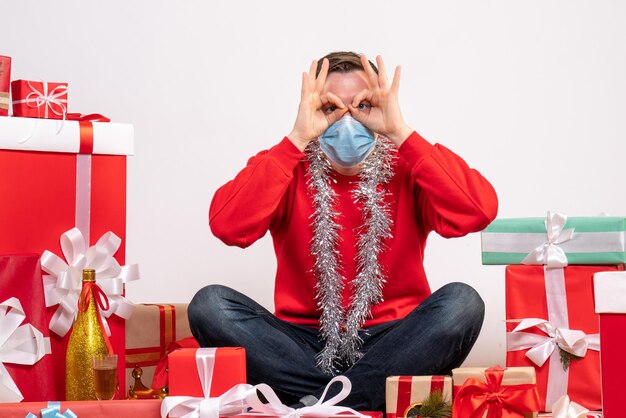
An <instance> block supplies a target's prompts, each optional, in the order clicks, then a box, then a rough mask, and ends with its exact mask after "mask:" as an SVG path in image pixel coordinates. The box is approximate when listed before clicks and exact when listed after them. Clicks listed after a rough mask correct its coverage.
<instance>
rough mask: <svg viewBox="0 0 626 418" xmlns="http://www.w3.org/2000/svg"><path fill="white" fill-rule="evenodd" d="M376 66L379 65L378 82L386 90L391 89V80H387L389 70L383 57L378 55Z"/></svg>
mask: <svg viewBox="0 0 626 418" xmlns="http://www.w3.org/2000/svg"><path fill="white" fill-rule="evenodd" d="M376 64H378V80H379V81H378V82H379V84H380V87H382V88H383V89H384V90H388V89H389V80H388V79H387V69H386V68H385V62H384V61H383V57H381V56H380V55H378V56H377V57H376Z"/></svg>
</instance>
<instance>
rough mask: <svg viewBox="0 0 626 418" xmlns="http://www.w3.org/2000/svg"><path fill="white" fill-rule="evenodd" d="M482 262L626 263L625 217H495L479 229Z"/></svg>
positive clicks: (554, 264)
mask: <svg viewBox="0 0 626 418" xmlns="http://www.w3.org/2000/svg"><path fill="white" fill-rule="evenodd" d="M481 247H482V262H483V264H502V265H508V264H544V265H547V266H549V267H564V266H566V265H568V264H579V265H594V264H600V265H610V264H624V263H626V218H624V217H614V216H596V217H571V218H568V217H567V216H566V215H564V214H561V213H557V212H554V213H553V212H549V213H548V217H547V218H511V219H496V220H495V221H493V222H492V223H491V224H490V225H489V226H488V227H487V228H486V229H485V230H484V231H483V232H481Z"/></svg>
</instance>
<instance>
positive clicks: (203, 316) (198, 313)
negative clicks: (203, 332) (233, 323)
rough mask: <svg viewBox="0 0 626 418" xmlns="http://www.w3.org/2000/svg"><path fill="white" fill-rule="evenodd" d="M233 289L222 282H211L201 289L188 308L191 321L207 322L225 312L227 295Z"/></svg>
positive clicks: (191, 322) (192, 322)
mask: <svg viewBox="0 0 626 418" xmlns="http://www.w3.org/2000/svg"><path fill="white" fill-rule="evenodd" d="M232 292H233V290H232V289H231V288H229V287H226V286H223V285H220V284H211V285H208V286H205V287H203V288H202V289H200V290H199V291H198V292H197V293H196V294H195V295H194V297H193V299H191V302H190V303H189V307H188V309H187V317H188V318H189V323H190V324H191V325H192V326H193V324H194V323H198V322H205V321H207V320H211V319H214V318H212V317H213V316H215V315H217V314H219V313H220V312H224V305H225V303H226V301H227V296H228V295H229V294H231V293H232Z"/></svg>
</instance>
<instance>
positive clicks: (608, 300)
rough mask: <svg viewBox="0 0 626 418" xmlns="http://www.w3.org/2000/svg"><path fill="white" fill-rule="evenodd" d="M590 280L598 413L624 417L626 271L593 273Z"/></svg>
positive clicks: (606, 417)
mask: <svg viewBox="0 0 626 418" xmlns="http://www.w3.org/2000/svg"><path fill="white" fill-rule="evenodd" d="M593 280H594V290H595V301H596V312H597V313H599V314H600V346H601V349H602V351H601V354H602V355H601V356H600V360H601V361H602V410H603V412H604V416H605V418H619V417H622V416H624V400H623V399H622V396H623V394H622V387H623V386H622V385H623V379H624V375H625V374H626V366H625V365H624V347H626V332H624V330H626V272H623V271H619V272H605V273H596V274H595V276H594V279H593Z"/></svg>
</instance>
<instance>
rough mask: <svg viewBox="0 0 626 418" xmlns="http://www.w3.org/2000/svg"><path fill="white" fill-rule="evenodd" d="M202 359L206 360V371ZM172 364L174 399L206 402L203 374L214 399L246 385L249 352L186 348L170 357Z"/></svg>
mask: <svg viewBox="0 0 626 418" xmlns="http://www.w3.org/2000/svg"><path fill="white" fill-rule="evenodd" d="M200 358H202V359H204V360H205V362H204V363H203V368H202V370H200V367H199V362H200V361H202V360H200ZM168 362H169V369H168V373H169V394H170V396H177V395H178V396H192V397H197V398H204V392H203V390H202V383H201V378H200V373H202V374H203V379H204V381H205V383H206V384H207V385H208V388H209V396H211V397H216V396H220V395H222V394H223V393H224V392H226V391H227V390H229V389H231V388H232V387H233V386H235V385H237V384H239V383H246V350H245V349H244V348H241V347H220V348H198V349H193V348H183V349H180V350H176V351H174V352H172V353H170V354H169V355H168Z"/></svg>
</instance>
